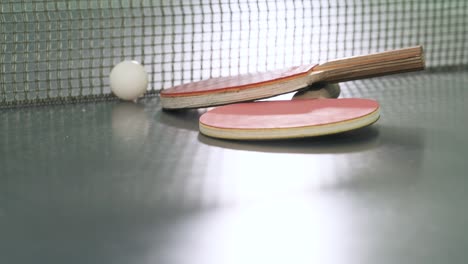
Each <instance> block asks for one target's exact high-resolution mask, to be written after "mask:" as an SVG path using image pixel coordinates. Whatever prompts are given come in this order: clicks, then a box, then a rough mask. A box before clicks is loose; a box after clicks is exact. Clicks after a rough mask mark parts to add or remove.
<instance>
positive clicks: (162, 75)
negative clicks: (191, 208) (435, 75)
mask: <svg viewBox="0 0 468 264" xmlns="http://www.w3.org/2000/svg"><path fill="white" fill-rule="evenodd" d="M0 10H1V12H0V42H1V46H0V47H1V51H0V67H1V74H0V107H9V106H15V105H27V104H36V103H53V102H75V101H86V100H91V101H92V100H102V99H113V98H114V97H113V96H112V95H111V92H110V87H109V80H108V76H109V72H110V70H111V69H112V67H113V65H115V64H116V63H118V62H120V61H123V60H136V61H139V62H141V63H142V64H143V65H144V66H145V68H146V70H147V72H148V74H149V77H150V84H149V86H148V94H149V95H151V94H157V92H158V91H159V90H160V89H163V88H167V87H171V86H173V85H177V84H181V83H186V82H190V81H197V80H201V79H206V78H210V77H217V76H228V75H236V74H242V73H249V72H262V71H267V70H273V69H281V68H285V67H289V66H293V65H301V64H310V63H319V62H325V61H328V60H331V59H335V58H340V57H347V56H352V55H358V54H367V53H372V52H379V51H384V50H389V49H397V48H402V47H407V46H413V45H423V46H424V48H425V55H426V63H427V66H428V68H429V69H436V68H444V67H460V68H464V67H466V66H467V64H468V51H465V50H467V48H468V44H467V38H468V37H467V36H468V32H467V28H468V1H464V0H450V1H438V0H426V1H401V0H379V1H371V0H364V1H356V0H346V1H338V0H328V1H315V0H313V1H279V0H276V1H273V0H256V1H247V0H237V1H228V0H218V1H208V0H200V1H152V0H87V1H55V0H54V1H51V0H2V1H1V2H0Z"/></svg>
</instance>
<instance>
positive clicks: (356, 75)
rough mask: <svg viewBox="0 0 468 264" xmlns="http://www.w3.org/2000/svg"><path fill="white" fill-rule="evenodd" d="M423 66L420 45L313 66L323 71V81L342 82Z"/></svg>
mask: <svg viewBox="0 0 468 264" xmlns="http://www.w3.org/2000/svg"><path fill="white" fill-rule="evenodd" d="M424 68H425V62H424V54H423V48H422V47H421V46H416V47H410V48H405V49H399V50H392V51H385V52H381V53H375V54H370V55H363V56H355V57H349V58H344V59H339V60H334V61H330V62H326V63H324V64H321V65H318V66H316V67H315V68H314V72H317V71H323V74H324V75H325V77H324V79H323V81H326V82H342V81H350V80H357V79H362V78H370V77H376V76H382V75H388V74H394V73H402V72H409V71H418V70H423V69H424Z"/></svg>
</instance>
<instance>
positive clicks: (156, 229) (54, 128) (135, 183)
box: [0, 70, 468, 263]
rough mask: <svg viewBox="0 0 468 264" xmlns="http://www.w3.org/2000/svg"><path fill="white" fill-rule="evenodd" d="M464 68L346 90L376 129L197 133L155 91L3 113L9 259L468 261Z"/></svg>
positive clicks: (1, 202)
mask: <svg viewBox="0 0 468 264" xmlns="http://www.w3.org/2000/svg"><path fill="white" fill-rule="evenodd" d="M467 85H468V78H467V74H466V72H465V71H463V70H453V71H450V72H446V71H427V72H423V73H411V74H404V75H398V76H389V77H381V78H375V79H371V80H365V81H356V82H350V83H344V84H342V89H343V94H342V97H365V98H374V99H377V100H379V102H380V103H381V107H382V117H381V119H380V120H379V121H378V122H377V123H376V124H374V125H372V126H370V127H367V128H363V129H360V130H356V131H353V132H348V133H344V134H338V135H332V136H325V137H319V138H309V139H298V140H282V141H270V142H256V141H254V142H242V141H225V140H219V139H213V138H208V137H205V136H203V135H201V134H199V132H198V129H197V126H198V117H199V115H200V114H201V113H203V111H204V110H189V111H178V112H167V111H162V110H161V107H160V102H159V98H158V97H157V96H156V97H153V98H147V99H144V100H142V101H140V102H139V103H138V104H133V103H125V102H118V101H110V102H97V103H81V104H68V105H54V106H46V107H25V108H21V109H10V110H5V111H2V112H1V113H0V122H1V124H2V128H3V129H2V130H0V146H1V148H0V156H1V157H2V158H1V162H0V164H1V166H0V175H1V177H0V234H1V236H0V262H1V263H376V262H378V263H442V262H450V263H463V262H465V259H466V248H467V247H468V238H467V231H466V222H467V220H468V212H467V210H466V206H465V204H466V201H467V200H468V192H467V191H466V188H467V186H468V178H467V173H466V168H467V164H466V157H467V156H468V150H467V140H466V138H465V137H466V131H467V128H468V127H467V121H468V120H467V115H466V113H467V111H468V106H467V103H466V102H467V100H468V90H467V89H466V86H467Z"/></svg>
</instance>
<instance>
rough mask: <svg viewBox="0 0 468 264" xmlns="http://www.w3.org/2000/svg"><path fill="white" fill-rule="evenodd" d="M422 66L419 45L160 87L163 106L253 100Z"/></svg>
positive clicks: (211, 104) (184, 106)
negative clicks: (321, 62)
mask: <svg viewBox="0 0 468 264" xmlns="http://www.w3.org/2000/svg"><path fill="white" fill-rule="evenodd" d="M422 69H424V57H423V49H422V47H421V46H416V47H410V48H404V49H399V50H393V51H386V52H381V53H375V54H371V55H363V56H355V57H349V58H344V59H339V60H334V61H330V62H326V63H324V64H320V65H303V66H297V67H291V68H288V69H285V70H277V71H270V72H265V73H257V74H245V75H239V76H231V77H219V78H213V79H208V80H203V81H199V82H194V83H188V84H182V85H178V86H174V87H171V88H167V89H163V90H162V91H161V92H160V98H161V104H162V107H163V108H165V109H180V108H199V107H209V106H216V105H223V104H229V103H235V102H245V101H253V100H257V99H263V98H268V97H273V96H276V95H280V94H285V93H289V92H293V91H297V90H300V89H303V88H304V87H307V86H309V85H311V84H313V83H318V82H342V81H349V80H356V79H362V78H369V77H376V76H382V75H387V74H394V73H401V72H408V71H416V70H422Z"/></svg>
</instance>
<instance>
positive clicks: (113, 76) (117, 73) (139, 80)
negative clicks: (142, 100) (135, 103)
mask: <svg viewBox="0 0 468 264" xmlns="http://www.w3.org/2000/svg"><path fill="white" fill-rule="evenodd" d="M109 79H110V86H111V90H112V92H113V93H114V94H115V95H116V96H117V97H119V98H120V99H123V100H129V101H132V100H136V99H137V98H138V97H140V96H142V95H143V94H144V93H145V92H146V88H147V87H148V74H147V73H146V71H145V68H144V67H143V66H142V65H141V64H139V63H138V62H136V61H123V62H121V63H119V64H117V65H115V66H114V68H113V69H112V71H111V73H110V76H109Z"/></svg>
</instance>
